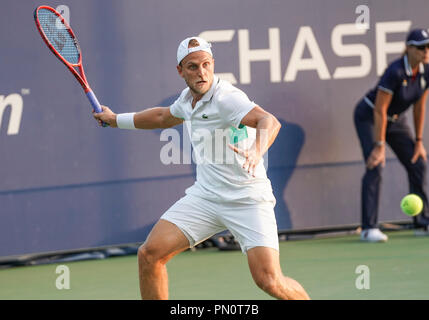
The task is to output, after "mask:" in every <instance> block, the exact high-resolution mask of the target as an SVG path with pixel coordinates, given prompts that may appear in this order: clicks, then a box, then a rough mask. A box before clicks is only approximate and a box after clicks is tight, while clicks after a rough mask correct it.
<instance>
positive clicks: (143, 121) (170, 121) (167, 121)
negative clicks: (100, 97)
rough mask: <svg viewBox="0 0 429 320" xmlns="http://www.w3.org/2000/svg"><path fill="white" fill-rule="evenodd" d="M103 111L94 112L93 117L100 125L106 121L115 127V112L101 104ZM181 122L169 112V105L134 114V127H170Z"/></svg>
mask: <svg viewBox="0 0 429 320" xmlns="http://www.w3.org/2000/svg"><path fill="white" fill-rule="evenodd" d="M102 109H103V112H101V113H94V118H95V119H96V120H97V121H98V123H99V124H100V125H101V123H102V122H105V123H107V124H108V125H109V126H110V127H112V128H116V127H117V126H118V124H117V121H116V119H117V114H116V113H114V112H113V111H112V110H110V109H109V108H108V107H106V106H102ZM182 122H183V120H182V119H179V118H176V117H175V116H173V115H172V114H171V112H170V107H155V108H150V109H146V110H143V111H140V112H137V113H135V114H134V126H135V128H136V129H164V128H171V127H174V126H176V125H178V124H181V123H182Z"/></svg>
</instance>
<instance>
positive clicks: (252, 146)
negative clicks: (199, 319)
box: [94, 37, 309, 299]
mask: <svg viewBox="0 0 429 320" xmlns="http://www.w3.org/2000/svg"><path fill="white" fill-rule="evenodd" d="M177 71H178V73H179V75H180V76H181V77H182V78H183V79H184V80H185V82H186V84H187V88H186V89H185V90H183V91H182V93H181V95H180V97H179V98H178V99H177V100H176V101H175V102H174V103H173V105H171V106H170V107H155V108H151V109H146V110H143V111H140V112H138V113H123V114H115V113H114V112H112V111H111V110H110V109H109V108H108V107H106V106H103V107H102V109H103V112H102V113H98V114H94V118H95V119H96V120H97V121H98V122H99V124H100V125H101V121H103V122H105V123H107V124H109V125H110V126H111V127H119V128H122V129H155V128H170V127H173V126H176V125H179V124H182V123H184V121H185V123H186V125H187V128H188V131H189V134H190V137H191V141H192V145H193V148H194V152H195V154H196V157H195V158H196V162H197V163H196V164H197V169H196V175H197V178H196V182H195V183H194V185H192V186H191V187H190V188H188V189H187V190H186V195H185V196H184V197H183V198H181V199H180V200H178V201H177V202H176V203H175V204H174V205H173V206H172V207H171V208H169V209H168V210H167V211H166V212H165V213H164V214H163V215H162V216H161V218H160V220H159V221H158V222H157V223H156V224H155V226H154V227H153V229H152V230H151V232H150V234H149V235H148V237H147V239H146V241H145V243H144V244H143V245H142V246H141V247H140V248H139V251H138V262H139V279H140V292H141V296H142V299H168V276H167V269H166V266H165V265H166V263H167V262H168V261H169V260H170V259H171V258H172V257H173V256H175V255H176V254H178V253H180V252H182V251H184V250H186V249H188V248H190V247H193V246H195V245H197V244H198V243H200V242H202V241H204V240H206V239H207V238H209V237H211V236H213V235H214V234H216V233H218V232H221V231H223V230H226V229H228V230H229V231H230V232H231V233H232V234H233V236H234V237H235V239H237V241H238V242H239V244H240V247H241V249H242V251H243V253H244V254H245V255H246V256H247V259H248V264H249V268H250V272H251V274H252V277H253V279H254V281H255V283H256V284H257V285H258V286H259V287H260V288H261V289H262V290H264V291H265V292H266V293H268V294H270V295H271V296H273V297H275V298H278V299H309V296H308V295H307V293H306V291H305V290H304V289H303V287H302V286H301V285H300V284H299V283H298V282H297V281H295V280H293V279H292V278H289V277H286V276H284V275H283V273H282V270H281V267H280V262H279V243H278V234H277V223H276V220H275V215H274V205H275V198H274V196H273V193H272V189H271V183H270V181H269V179H268V178H267V175H266V171H265V168H264V165H263V155H264V154H265V153H266V152H267V150H268V148H269V147H270V146H271V144H272V143H273V142H274V140H275V138H276V136H277V134H278V132H279V130H280V123H279V121H278V120H277V119H276V118H275V117H274V116H273V115H272V114H270V113H268V112H266V111H265V110H263V109H262V108H261V107H260V106H258V105H257V104H255V103H254V102H252V101H250V100H249V98H248V97H247V95H246V94H245V93H244V92H243V91H241V90H239V89H238V88H235V87H234V86H232V85H231V84H230V83H228V82H226V81H223V80H220V79H219V78H217V77H216V76H215V75H214V59H213V54H212V51H211V45H210V44H209V43H208V42H206V41H205V40H204V39H202V38H199V37H191V38H187V39H185V40H183V41H182V42H181V43H180V45H179V47H178V50H177ZM219 132H220V133H222V134H218V133H219ZM225 132H226V133H228V134H229V135H225ZM225 136H227V137H228V138H229V142H232V144H229V145H228V146H229V147H230V148H227V147H225V148H223V147H222V146H221V147H219V144H221V143H225V141H224V140H225V139H223V138H222V137H225ZM219 137H221V138H219ZM207 145H208V146H211V147H209V148H206V147H207ZM213 146H214V147H213ZM213 149H214V152H213Z"/></svg>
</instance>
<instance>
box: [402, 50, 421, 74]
mask: <svg viewBox="0 0 429 320" xmlns="http://www.w3.org/2000/svg"><path fill="white" fill-rule="evenodd" d="M404 66H405V73H406V74H407V76H409V77H412V76H413V69H411V66H410V63H409V62H408V55H406V54H404ZM424 72H425V66H424V65H423V63H421V62H420V64H419V73H421V74H423V73H424Z"/></svg>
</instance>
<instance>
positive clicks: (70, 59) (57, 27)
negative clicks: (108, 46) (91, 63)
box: [34, 6, 107, 127]
mask: <svg viewBox="0 0 429 320" xmlns="http://www.w3.org/2000/svg"><path fill="white" fill-rule="evenodd" d="M34 21H35V22H36V26H37V29H38V30H39V33H40V35H41V36H42V39H43V40H44V41H45V43H46V45H47V46H48V48H49V49H50V50H51V51H52V53H53V54H54V55H55V56H56V57H57V58H58V59H60V61H61V62H62V63H64V64H65V65H66V67H67V68H68V69H69V70H70V72H71V73H72V74H73V75H74V76H75V78H76V79H77V81H78V82H79V83H80V85H81V86H82V88H83V90H84V91H85V93H86V96H87V97H88V99H89V101H90V102H91V105H92V108H93V109H94V111H95V112H96V113H100V112H102V109H101V106H100V103H99V102H98V100H97V97H96V96H95V94H94V92H93V91H92V90H91V88H90V87H89V84H88V81H87V80H86V76H85V72H84V70H83V65H82V53H81V51H80V46H79V43H78V42H77V39H76V36H75V35H74V33H73V30H72V29H71V28H70V26H69V25H68V23H67V21H66V20H65V19H64V17H63V16H61V14H59V13H58V12H57V11H56V10H55V9H53V8H51V7H48V6H39V7H37V8H36V10H34ZM76 68H77V70H76ZM78 71H79V72H78ZM106 126H107V124H105V123H103V127H106Z"/></svg>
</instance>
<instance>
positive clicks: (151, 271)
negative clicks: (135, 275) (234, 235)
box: [138, 195, 225, 299]
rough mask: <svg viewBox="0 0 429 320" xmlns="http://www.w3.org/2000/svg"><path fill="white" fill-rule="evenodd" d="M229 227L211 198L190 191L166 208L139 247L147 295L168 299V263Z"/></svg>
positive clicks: (143, 293)
mask: <svg viewBox="0 0 429 320" xmlns="http://www.w3.org/2000/svg"><path fill="white" fill-rule="evenodd" d="M222 230H225V226H224V225H222V224H221V223H220V221H218V220H217V218H216V208H215V207H213V204H211V202H210V201H207V200H204V199H202V198H199V197H196V196H191V195H186V196H185V197H183V198H181V199H180V200H179V201H177V202H176V203H175V204H174V205H173V206H172V207H171V208H169V209H168V210H167V212H165V213H164V214H163V215H162V217H161V219H160V220H159V221H158V223H157V224H156V225H155V226H154V228H153V229H152V231H151V233H150V234H149V236H148V238H147V241H146V242H145V243H144V244H143V245H142V246H141V248H140V249H139V255H138V256H139V273H140V291H141V294H142V298H143V299H167V298H168V277H167V268H166V266H165V264H166V263H167V262H168V261H169V260H170V259H171V258H172V257H173V256H174V255H176V254H178V253H179V252H182V251H184V250H186V249H187V248H189V247H193V246H195V245H197V244H198V243H200V242H201V241H204V240H205V239H207V238H209V237H211V236H212V235H214V234H216V233H218V232H220V231H222Z"/></svg>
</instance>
